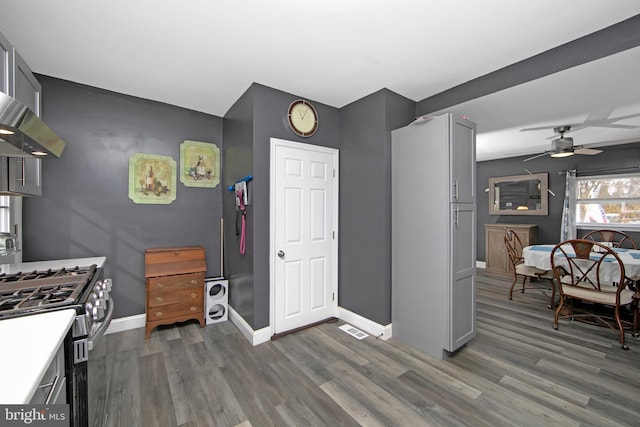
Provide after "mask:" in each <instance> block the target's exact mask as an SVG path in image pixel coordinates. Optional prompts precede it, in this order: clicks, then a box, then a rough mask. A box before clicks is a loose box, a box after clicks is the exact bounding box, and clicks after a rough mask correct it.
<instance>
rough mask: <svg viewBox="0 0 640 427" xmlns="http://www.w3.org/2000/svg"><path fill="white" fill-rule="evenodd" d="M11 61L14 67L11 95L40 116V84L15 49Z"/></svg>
mask: <svg viewBox="0 0 640 427" xmlns="http://www.w3.org/2000/svg"><path fill="white" fill-rule="evenodd" d="M13 61H14V67H15V68H14V70H15V72H14V81H15V83H14V86H15V91H14V94H13V97H14V98H15V99H17V100H18V101H20V102H22V103H23V104H24V105H25V106H27V107H28V108H29V109H30V110H31V111H33V112H34V113H35V115H36V116H38V117H40V116H41V111H40V110H41V105H40V102H41V97H42V86H41V85H40V82H38V80H37V79H36V77H35V76H34V75H33V72H32V71H31V69H30V68H29V66H28V65H27V63H26V62H24V59H22V57H21V56H20V54H18V52H16V50H15V49H13Z"/></svg>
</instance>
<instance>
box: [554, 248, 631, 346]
mask: <svg viewBox="0 0 640 427" xmlns="http://www.w3.org/2000/svg"><path fill="white" fill-rule="evenodd" d="M604 263H616V264H617V269H612V268H611V266H610V265H609V266H607V268H601V267H602V266H603V264H604ZM551 269H552V271H553V272H554V275H555V278H556V283H557V284H558V293H559V301H558V305H557V306H556V308H555V311H554V319H553V328H554V329H556V330H557V329H558V319H559V317H560V315H561V314H562V315H563V317H569V318H571V319H572V320H574V319H576V318H578V319H579V320H582V321H583V322H586V323H590V324H596V325H601V326H608V327H610V328H611V329H614V330H617V333H618V335H619V337H620V345H621V346H622V349H624V350H628V349H629V347H628V346H627V344H626V343H625V333H624V329H625V327H627V328H629V327H632V333H633V336H638V293H637V292H634V291H632V290H631V289H629V284H630V281H629V279H628V278H626V276H625V271H624V264H623V262H622V261H621V260H620V258H619V257H618V255H617V254H616V252H614V251H613V249H612V248H610V247H608V246H605V245H603V244H600V243H597V242H594V241H592V240H585V239H573V240H567V241H564V242H561V243H559V244H557V245H555V246H554V248H553V249H552V251H551ZM605 270H606V271H608V272H609V274H611V273H610V272H611V271H612V270H613V271H614V272H615V273H614V275H613V277H611V276H610V275H609V277H608V278H606V279H605V278H604V277H603V273H604V271H605ZM624 307H629V308H630V309H631V310H632V312H633V322H630V321H629V320H627V319H622V316H621V310H622V309H623V308H624ZM611 308H613V315H612V314H611ZM563 309H564V310H563Z"/></svg>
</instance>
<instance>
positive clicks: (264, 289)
mask: <svg viewBox="0 0 640 427" xmlns="http://www.w3.org/2000/svg"><path fill="white" fill-rule="evenodd" d="M298 98H299V97H297V96H295V95H292V94H289V93H286V92H282V91H279V90H276V89H272V88H269V87H267V86H263V85H260V84H257V83H254V84H252V85H251V87H250V88H249V89H248V90H247V92H246V93H245V94H244V95H243V97H242V98H241V100H240V101H239V102H237V103H236V104H235V105H234V107H232V108H231V109H230V110H229V112H228V113H227V114H225V150H227V152H228V157H225V165H224V166H225V188H226V187H228V186H229V185H232V184H233V183H234V182H235V181H236V180H238V179H240V178H242V177H244V176H246V175H253V181H251V183H250V184H249V197H250V209H249V210H248V211H247V220H248V224H249V225H248V227H247V254H249V252H251V256H252V264H251V266H250V267H248V266H247V262H248V261H247V260H246V259H245V260H242V259H241V258H242V256H240V255H239V254H238V255H235V254H234V255H230V254H229V255H228V256H227V259H228V260H229V263H228V266H227V271H226V272H225V273H226V274H228V275H229V277H231V278H236V277H237V276H240V280H241V281H242V284H241V286H236V282H238V279H232V281H230V290H229V296H230V298H231V302H230V304H231V306H232V307H233V308H234V310H236V311H238V308H237V306H236V304H241V311H238V312H239V314H240V315H242V317H243V318H244V320H245V321H247V323H249V325H250V326H251V327H252V328H253V329H254V330H257V329H261V328H264V327H267V326H269V324H270V313H269V308H270V301H269V296H270V294H269V286H270V270H269V269H270V267H269V259H270V254H269V226H270V219H269V190H270V179H269V178H270V172H269V167H270V146H271V145H270V144H271V142H270V141H271V138H279V139H286V140H289V141H296V142H303V143H306V144H313V145H319V146H324V147H331V148H339V146H340V135H339V125H340V117H339V114H338V109H336V108H333V107H329V106H327V105H324V104H320V103H318V102H314V101H313V100H309V101H310V102H311V103H312V104H313V106H314V107H315V109H316V110H317V112H318V117H319V127H318V131H317V132H316V133H315V134H314V135H313V136H311V137H308V138H301V137H299V136H297V135H296V134H295V133H293V131H292V130H291V129H290V128H289V125H288V122H287V111H288V109H289V105H290V104H291V103H292V102H293V101H295V100H296V99H298ZM239 104H241V105H239ZM227 122H231V123H230V124H229V125H227ZM228 126H229V129H230V132H231V133H228V132H227V129H228ZM231 129H233V130H231ZM235 150H237V154H238V155H246V156H247V158H248V157H250V158H251V160H252V164H251V165H249V164H247V158H239V157H236V156H235V155H234V156H232V155H231V154H229V153H231V152H232V151H235ZM240 165H244V168H243V167H241V166H240ZM224 205H225V207H224V212H225V224H231V223H232V222H233V221H234V218H235V205H234V201H233V198H232V197H230V195H225V196H224ZM228 230H229V226H225V234H226V236H227V237H226V239H225V240H226V241H231V243H230V244H229V245H227V246H226V248H228V249H227V252H229V251H235V252H238V243H237V237H236V236H235V235H234V236H229V234H230V233H229V232H228ZM245 257H246V255H245ZM245 270H246V271H249V270H251V271H252V275H251V276H248V275H247V274H246V271H245ZM249 281H251V282H249Z"/></svg>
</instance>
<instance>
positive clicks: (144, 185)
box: [129, 153, 176, 204]
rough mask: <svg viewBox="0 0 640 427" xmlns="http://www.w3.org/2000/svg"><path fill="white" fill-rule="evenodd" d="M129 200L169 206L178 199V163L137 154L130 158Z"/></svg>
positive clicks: (160, 157)
mask: <svg viewBox="0 0 640 427" xmlns="http://www.w3.org/2000/svg"><path fill="white" fill-rule="evenodd" d="M129 198H130V199H131V200H133V201H134V202H135V203H147V204H169V203H171V202H173V201H174V200H175V199H176V161H175V160H173V159H172V158H171V157H169V156H159V155H155V154H143V153H137V154H134V155H133V156H131V157H130V158H129Z"/></svg>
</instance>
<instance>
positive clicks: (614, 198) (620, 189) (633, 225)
mask: <svg viewBox="0 0 640 427" xmlns="http://www.w3.org/2000/svg"><path fill="white" fill-rule="evenodd" d="M575 194H576V225H577V227H578V228H603V226H602V225H603V224H606V228H610V229H617V230H640V174H620V175H603V176H586V177H578V178H576V193H575Z"/></svg>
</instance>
